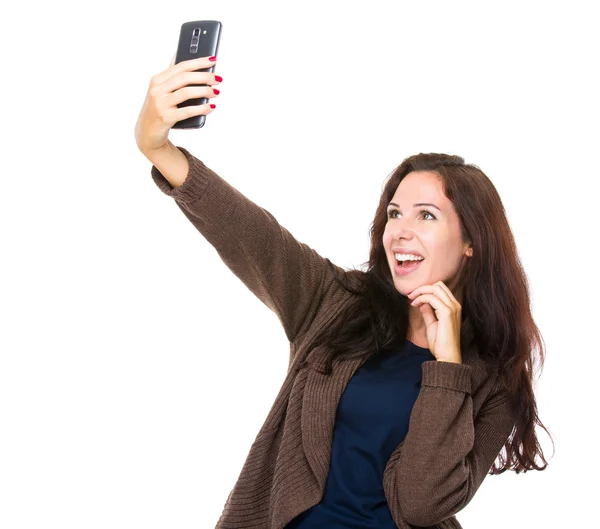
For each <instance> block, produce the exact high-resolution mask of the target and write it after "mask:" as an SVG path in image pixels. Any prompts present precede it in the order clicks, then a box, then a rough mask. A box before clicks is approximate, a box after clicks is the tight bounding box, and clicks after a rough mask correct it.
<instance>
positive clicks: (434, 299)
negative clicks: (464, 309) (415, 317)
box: [411, 294, 450, 310]
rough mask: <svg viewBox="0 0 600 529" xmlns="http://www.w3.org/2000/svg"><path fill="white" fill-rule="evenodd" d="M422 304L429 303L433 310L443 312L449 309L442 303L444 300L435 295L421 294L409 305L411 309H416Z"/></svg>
mask: <svg viewBox="0 0 600 529" xmlns="http://www.w3.org/2000/svg"><path fill="white" fill-rule="evenodd" d="M423 303H429V304H430V305H431V306H432V307H433V308H434V309H435V310H443V309H449V308H450V307H449V305H448V304H447V303H446V302H444V300H442V299H440V298H439V297H438V296H436V295H435V294H421V295H420V296H417V298H416V299H414V300H413V301H412V302H411V305H412V306H413V307H418V306H419V305H422V304H423Z"/></svg>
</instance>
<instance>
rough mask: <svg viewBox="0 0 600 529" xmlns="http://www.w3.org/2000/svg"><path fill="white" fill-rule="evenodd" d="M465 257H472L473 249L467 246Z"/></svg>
mask: <svg viewBox="0 0 600 529" xmlns="http://www.w3.org/2000/svg"><path fill="white" fill-rule="evenodd" d="M465 255H467V256H469V257H473V248H472V247H471V246H469V247H468V248H467V251H466V253H465Z"/></svg>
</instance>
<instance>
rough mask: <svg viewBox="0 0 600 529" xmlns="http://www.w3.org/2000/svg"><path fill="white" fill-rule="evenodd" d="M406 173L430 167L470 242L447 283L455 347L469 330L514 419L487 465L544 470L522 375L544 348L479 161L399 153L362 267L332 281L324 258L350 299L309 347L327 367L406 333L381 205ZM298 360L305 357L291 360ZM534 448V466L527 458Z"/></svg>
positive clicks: (497, 202)
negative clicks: (453, 303)
mask: <svg viewBox="0 0 600 529" xmlns="http://www.w3.org/2000/svg"><path fill="white" fill-rule="evenodd" d="M411 171H431V172H434V173H436V174H437V175H439V176H440V177H441V181H442V186H443V189H444V193H445V195H446V196H447V197H448V199H449V200H450V201H451V202H452V203H453V205H454V207H455V209H456V212H457V214H458V217H459V219H460V226H461V234H462V239H463V242H468V243H470V245H471V246H472V247H473V256H472V257H470V258H469V259H467V261H466V264H465V265H464V266H463V268H462V269H461V270H460V271H459V274H458V276H459V279H458V283H457V287H456V289H457V290H460V293H461V296H460V299H461V307H462V311H461V313H462V325H461V344H463V343H465V341H463V333H467V332H469V336H468V338H469V340H473V341H474V342H475V343H476V345H477V349H478V351H479V356H480V357H481V358H482V359H483V360H484V361H485V362H486V365H487V366H489V367H490V369H492V370H493V371H494V372H495V373H496V374H497V375H498V377H499V381H500V384H501V385H502V387H503V388H504V390H505V391H506V394H507V395H508V398H509V402H510V403H511V406H512V409H513V412H514V416H515V422H516V425H515V428H514V429H513V435H512V436H511V437H510V438H509V439H508V440H507V442H506V443H505V445H504V448H505V449H506V457H504V456H503V455H502V454H500V455H499V457H500V466H499V467H496V466H495V465H494V466H493V467H492V469H491V470H490V473H491V474H501V473H502V472H505V471H506V470H514V471H515V472H517V474H518V473H520V472H527V470H544V469H545V468H546V467H547V465H548V463H547V461H546V460H545V459H544V454H543V452H542V449H541V446H540V444H539V442H538V439H537V437H536V432H535V426H536V424H537V425H540V426H541V427H542V428H543V429H544V430H545V431H546V433H548V435H549V436H550V433H549V432H548V430H547V429H546V427H545V426H544V425H543V424H542V423H541V421H540V420H539V418H538V413H537V405H536V400H535V395H534V391H533V387H532V382H533V376H534V363H535V359H536V357H538V356H539V362H540V365H539V366H540V369H541V368H542V367H543V364H544V357H545V353H544V349H545V347H544V345H543V338H542V336H541V333H540V331H539V329H538V327H537V325H536V324H535V322H534V320H533V316H532V314H531V310H530V294H529V284H528V281H527V277H526V275H525V272H524V270H523V266H522V264H521V261H520V259H519V256H518V252H517V248H516V245H515V240H514V237H513V234H512V231H511V229H510V226H509V223H508V220H507V218H506V212H505V210H504V206H503V204H502V200H501V199H500V196H499V194H498V192H497V190H496V188H495V187H494V185H493V184H492V182H491V181H490V179H489V178H488V177H487V176H486V175H485V174H484V173H483V171H481V169H479V167H477V166H476V165H472V164H465V161H464V159H463V158H462V157H460V156H452V155H448V154H437V153H429V154H425V153H420V154H416V155H414V156H410V157H408V158H406V159H405V160H404V161H403V162H402V163H401V164H400V165H399V166H398V167H397V168H396V169H395V170H394V171H393V172H392V173H391V175H390V176H389V177H388V179H387V181H386V182H385V183H384V189H383V193H382V195H381V199H380V201H379V206H378V207H377V211H376V212H375V219H374V220H373V223H372V224H371V228H370V230H369V234H370V238H371V248H370V252H369V261H368V262H366V263H363V264H362V265H361V267H364V266H367V270H366V272H365V271H362V270H356V269H355V270H347V271H345V275H344V276H343V277H341V279H340V278H339V277H338V274H336V270H335V268H334V267H333V266H332V264H331V263H330V262H329V263H328V264H329V265H330V267H331V269H332V271H333V272H334V275H335V278H336V281H337V282H338V283H340V284H341V285H342V287H343V288H345V289H346V290H347V291H349V292H352V293H353V294H355V295H356V300H355V302H352V303H350V304H349V305H348V306H347V307H346V309H345V310H344V311H343V312H342V313H341V314H340V316H339V317H338V318H337V320H336V321H334V322H332V324H331V325H329V326H326V328H325V329H324V330H323V332H322V333H321V334H320V335H319V336H317V337H316V339H315V342H314V345H315V346H319V345H327V351H328V353H327V355H328V356H327V357H326V361H325V366H326V367H325V371H324V372H325V374H331V370H332V362H333V360H334V359H339V360H344V359H351V358H359V357H360V358H365V359H366V358H368V357H370V356H371V355H374V354H378V353H379V352H380V350H381V349H390V348H400V347H401V346H402V345H403V344H404V342H405V340H406V339H407V332H408V330H409V324H408V312H409V307H408V298H407V297H406V296H405V295H403V294H401V293H399V292H398V290H397V289H396V287H395V285H394V280H393V278H392V275H391V271H390V268H389V264H388V260H387V258H386V253H385V248H384V246H383V233H384V230H385V226H386V223H387V222H388V218H387V207H388V203H389V202H390V201H391V200H392V197H393V196H394V194H395V192H396V189H397V188H398V185H399V184H400V182H401V181H402V179H403V178H404V177H405V176H406V175H407V174H408V173H410V172H411ZM351 283H353V285H354V286H351ZM453 294H455V295H456V292H453ZM467 329H469V331H468V330H467ZM466 339H467V336H465V340H466ZM308 364H310V361H308V360H306V359H305V360H304V362H303V363H302V364H301V365H300V366H299V367H306V366H307V365H308ZM550 437H551V436H550ZM521 446H522V449H521ZM537 455H539V456H540V457H541V460H542V461H543V463H544V466H543V467H540V466H538V465H537V464H536V462H535V458H536V456H537Z"/></svg>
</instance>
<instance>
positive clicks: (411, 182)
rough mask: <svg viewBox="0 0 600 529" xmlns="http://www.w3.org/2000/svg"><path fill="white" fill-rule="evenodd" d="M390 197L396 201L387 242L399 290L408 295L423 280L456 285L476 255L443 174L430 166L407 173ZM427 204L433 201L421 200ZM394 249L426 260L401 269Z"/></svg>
mask: <svg viewBox="0 0 600 529" xmlns="http://www.w3.org/2000/svg"><path fill="white" fill-rule="evenodd" d="M391 202H393V203H394V204H396V205H392V204H389V205H388V209H387V214H388V218H387V224H386V227H385V231H384V234H383V246H384V248H385V253H386V256H387V259H388V264H389V267H390V270H391V273H392V278H393V280H394V284H395V285H396V289H397V290H398V291H399V292H400V293H402V294H404V295H406V294H409V293H410V292H411V291H413V290H414V289H415V288H417V287H420V286H422V285H433V284H434V283H436V282H438V281H443V282H444V284H445V285H446V286H448V288H450V289H451V290H453V287H454V286H455V281H456V280H457V279H458V272H459V270H460V268H461V266H462V264H463V263H464V262H465V261H466V260H467V259H469V257H468V256H471V255H473V254H472V248H470V247H469V245H468V244H466V243H464V242H463V241H462V239H461V233H460V223H459V219H458V215H457V213H456V211H455V209H454V205H453V204H452V202H450V200H448V198H447V197H446V196H445V195H444V192H443V190H442V182H441V179H440V177H439V176H438V175H437V174H436V173H432V172H429V171H413V172H411V173H409V174H407V175H406V176H405V177H404V179H403V180H402V181H401V182H400V184H399V185H398V188H397V189H396V193H395V194H394V197H393V198H392V200H391V201H390V203H391ZM423 203H427V204H431V205H418V204H423ZM436 206H437V207H436ZM438 208H439V209H438ZM395 248H403V249H406V250H407V251H406V252H405V253H411V252H415V253H417V254H419V255H422V256H423V257H424V258H425V259H424V260H423V261H422V262H421V264H419V265H418V266H417V267H416V268H415V269H414V271H412V272H409V273H407V274H404V275H403V274H400V273H399V272H398V268H397V266H398V264H397V261H396V258H395V255H394V252H393V251H392V249H395ZM453 293H454V291H453Z"/></svg>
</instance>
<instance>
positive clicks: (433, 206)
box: [388, 202, 442, 211]
mask: <svg viewBox="0 0 600 529" xmlns="http://www.w3.org/2000/svg"><path fill="white" fill-rule="evenodd" d="M390 206H396V207H397V208H399V207H400V206H399V205H398V204H396V203H395V202H390V203H389V204H388V207H390ZM419 206H431V207H432V208H435V209H437V210H438V211H442V210H441V209H440V208H438V207H437V206H436V205H435V204H430V203H429V202H418V203H417V204H413V208H416V207H419Z"/></svg>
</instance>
